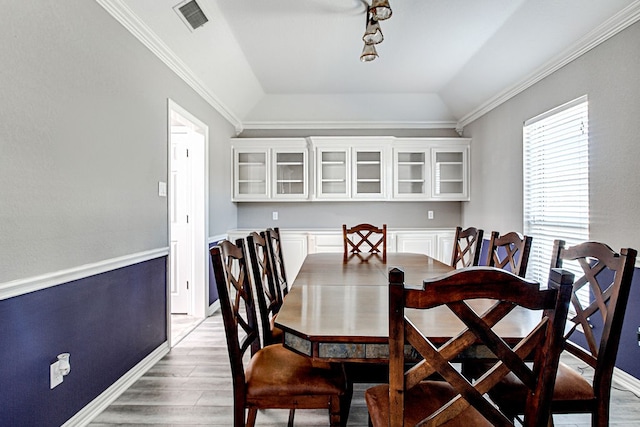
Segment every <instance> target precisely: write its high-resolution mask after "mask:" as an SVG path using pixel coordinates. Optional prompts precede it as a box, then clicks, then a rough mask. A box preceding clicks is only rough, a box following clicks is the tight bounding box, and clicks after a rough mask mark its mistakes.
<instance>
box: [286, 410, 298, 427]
mask: <svg viewBox="0 0 640 427" xmlns="http://www.w3.org/2000/svg"><path fill="white" fill-rule="evenodd" d="M295 415H296V410H295V409H294V408H291V409H289V422H288V423H287V426H288V427H293V418H294V417H295Z"/></svg>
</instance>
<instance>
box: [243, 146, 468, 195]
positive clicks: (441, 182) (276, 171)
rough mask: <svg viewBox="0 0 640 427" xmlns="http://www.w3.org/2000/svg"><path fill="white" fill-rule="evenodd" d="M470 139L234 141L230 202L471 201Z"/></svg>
mask: <svg viewBox="0 0 640 427" xmlns="http://www.w3.org/2000/svg"><path fill="white" fill-rule="evenodd" d="M470 142H471V141H470V139H467V138H394V137H309V138H280V139H278V138H264V139H263V138H236V139H233V140H232V143H233V147H232V153H233V179H232V182H233V186H234V188H233V200H234V201H269V200H270V201H273V200H283V201H285V200H290V201H293V200H295V201H301V200H323V201H347V200H350V201H357V200H369V201H370V200H388V201H402V200H413V201H416V200H422V201H434V200H448V201H463V200H469V197H470V195H469V187H470V186H469V150H470ZM310 190H311V191H310Z"/></svg>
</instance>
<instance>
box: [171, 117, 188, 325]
mask: <svg viewBox="0 0 640 427" xmlns="http://www.w3.org/2000/svg"><path fill="white" fill-rule="evenodd" d="M174 130H175V128H174ZM190 141H191V138H190V136H189V133H188V132H187V131H186V130H185V131H184V132H180V133H178V132H175V131H172V133H171V187H170V188H171V190H173V191H170V192H169V206H170V218H171V252H172V256H171V274H172V277H171V284H170V286H171V313H189V312H190V311H191V310H190V308H191V307H190V301H191V287H192V286H191V284H192V283H193V281H192V276H193V267H192V265H193V261H192V259H193V242H192V239H193V226H192V221H190V220H189V216H190V215H191V211H192V202H191V188H192V174H191V164H190V157H189V149H190Z"/></svg>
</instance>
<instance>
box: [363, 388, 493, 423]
mask: <svg viewBox="0 0 640 427" xmlns="http://www.w3.org/2000/svg"><path fill="white" fill-rule="evenodd" d="M455 394H456V393H455V392H454V391H453V388H452V387H451V386H450V385H449V384H448V383H446V382H444V381H424V382H422V383H420V384H418V385H417V386H415V387H413V388H412V389H410V390H409V391H408V392H407V393H406V395H405V397H404V399H405V401H404V402H405V404H404V420H405V421H404V425H406V426H413V425H416V423H418V421H421V420H423V419H424V418H426V417H428V416H429V415H431V414H432V413H434V412H435V411H436V410H438V409H440V407H441V406H442V405H444V404H445V403H447V402H448V401H449V400H450V399H451V398H452V397H453V396H455ZM364 397H365V400H366V402H367V408H368V409H369V416H370V417H371V423H372V425H373V426H374V427H377V426H387V425H388V419H389V385H388V384H382V385H378V386H375V387H372V388H370V389H367V391H366V392H365V395H364ZM442 425H443V426H447V427H455V426H462V427H476V426H483V427H484V426H486V427H491V423H490V422H489V421H487V420H486V419H485V418H484V417H483V416H482V415H481V414H480V413H479V412H478V411H476V410H475V409H474V408H473V407H469V408H468V409H466V410H465V411H463V412H462V413H461V414H460V415H459V416H457V417H456V418H454V419H452V420H451V421H448V422H447V423H445V424H442Z"/></svg>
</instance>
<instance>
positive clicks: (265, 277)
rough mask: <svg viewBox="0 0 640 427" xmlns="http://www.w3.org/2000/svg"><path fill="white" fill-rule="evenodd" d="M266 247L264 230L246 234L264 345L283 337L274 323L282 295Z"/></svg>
mask: <svg viewBox="0 0 640 427" xmlns="http://www.w3.org/2000/svg"><path fill="white" fill-rule="evenodd" d="M268 247H269V245H268V244H267V239H266V234H265V232H264V231H262V232H260V234H258V233H256V232H255V231H254V232H252V233H251V234H249V235H248V236H247V248H248V249H249V259H250V260H251V270H252V272H253V280H254V286H255V289H256V297H257V300H258V312H259V313H260V323H261V326H262V342H263V343H264V345H269V344H275V343H281V342H282V339H283V334H282V329H280V328H277V327H275V325H274V322H275V319H276V315H277V314H278V312H279V311H280V306H281V305H282V295H280V288H279V287H277V286H276V284H275V282H276V280H277V279H276V278H275V277H274V272H273V268H272V267H271V257H270V256H269V248H268Z"/></svg>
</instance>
